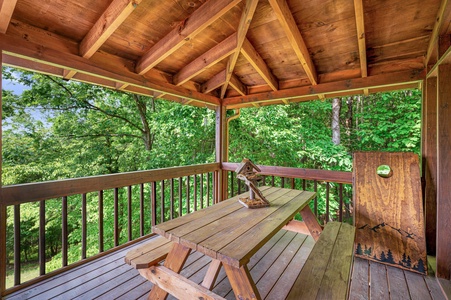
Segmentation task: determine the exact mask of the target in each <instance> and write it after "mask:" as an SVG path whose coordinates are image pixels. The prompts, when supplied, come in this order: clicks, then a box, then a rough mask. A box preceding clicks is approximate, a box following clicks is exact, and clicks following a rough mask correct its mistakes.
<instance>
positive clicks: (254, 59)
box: [241, 39, 279, 91]
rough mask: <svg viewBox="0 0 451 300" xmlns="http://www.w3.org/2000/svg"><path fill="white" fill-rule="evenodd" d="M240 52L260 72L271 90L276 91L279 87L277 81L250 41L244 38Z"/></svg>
mask: <svg viewBox="0 0 451 300" xmlns="http://www.w3.org/2000/svg"><path fill="white" fill-rule="evenodd" d="M241 53H242V54H243V56H244V57H245V58H246V59H247V61H248V62H249V63H250V64H251V65H252V67H253V68H254V69H255V70H256V71H257V72H258V74H260V76H261V77H262V78H263V80H264V81H266V83H267V84H268V85H269V86H270V87H271V89H272V90H274V91H277V90H278V88H279V83H278V81H277V79H276V78H275V77H274V75H273V74H272V72H271V70H270V69H269V68H268V66H267V65H266V63H265V61H264V60H263V58H262V57H261V56H260V54H258V52H257V50H255V48H254V46H252V44H251V42H250V41H249V40H248V39H246V40H245V41H244V43H243V47H242V48H241Z"/></svg>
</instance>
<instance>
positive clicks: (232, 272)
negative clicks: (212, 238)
mask: <svg viewBox="0 0 451 300" xmlns="http://www.w3.org/2000/svg"><path fill="white" fill-rule="evenodd" d="M224 270H225V271H226V274H227V277H228V278H229V281H230V285H231V286H232V289H233V292H234V293H235V297H236V299H246V300H247V299H249V300H254V299H255V300H260V299H261V297H260V293H259V292H258V290H257V286H256V285H255V283H254V280H253V279H252V277H251V274H250V273H249V270H248V268H247V266H246V265H244V266H241V267H240V268H235V267H232V266H230V265H228V264H224Z"/></svg>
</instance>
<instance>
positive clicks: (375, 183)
mask: <svg viewBox="0 0 451 300" xmlns="http://www.w3.org/2000/svg"><path fill="white" fill-rule="evenodd" d="M380 165H388V166H390V168H391V169H392V171H393V176H391V177H389V178H383V177H380V176H378V175H377V173H376V169H377V168H378V167H379V166H380ZM353 170H354V186H353V187H354V203H355V226H356V228H357V229H356V256H359V257H362V258H365V259H370V260H374V261H379V262H382V263H385V264H390V265H392V266H395V267H402V268H406V269H409V270H412V271H416V272H420V273H425V272H426V270H427V263H426V241H425V235H424V215H423V204H422V199H421V182H420V170H419V161H418V156H417V155H415V154H413V153H383V152H357V153H355V154H354V167H353Z"/></svg>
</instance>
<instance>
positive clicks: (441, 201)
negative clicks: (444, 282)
mask: <svg viewBox="0 0 451 300" xmlns="http://www.w3.org/2000/svg"><path fill="white" fill-rule="evenodd" d="M449 78H451V65H440V66H438V79H437V87H438V105H437V256H436V257H437V273H436V274H437V277H440V278H444V279H450V273H451V255H449V253H450V252H451V235H450V234H449V228H450V226H451V214H450V211H451V184H450V182H451V171H450V170H451V155H450V153H451V150H450V149H451V118H450V115H451V84H450V81H449Z"/></svg>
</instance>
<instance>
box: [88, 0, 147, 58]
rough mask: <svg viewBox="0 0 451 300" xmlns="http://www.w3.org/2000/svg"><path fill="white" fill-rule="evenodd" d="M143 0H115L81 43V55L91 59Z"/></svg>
mask: <svg viewBox="0 0 451 300" xmlns="http://www.w3.org/2000/svg"><path fill="white" fill-rule="evenodd" d="M141 1H142V0H114V1H113V2H112V3H111V4H110V6H108V8H107V9H106V10H105V11H104V12H103V14H102V15H101V16H100V18H99V19H98V20H97V22H96V23H95V24H94V26H92V28H91V30H89V32H88V34H86V36H85V37H84V38H83V40H82V41H81V43H80V55H81V56H82V57H84V58H90V57H91V56H92V55H94V53H96V52H97V50H99V48H100V47H101V46H102V45H103V43H105V41H106V40H107V39H108V38H109V37H110V36H111V34H113V32H114V31H115V30H116V29H117V28H118V27H119V26H120V25H121V24H122V23H123V22H124V21H125V19H127V17H128V16H129V15H130V14H131V13H132V12H133V11H134V10H135V8H136V7H137V6H138V4H139V3H141Z"/></svg>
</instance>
